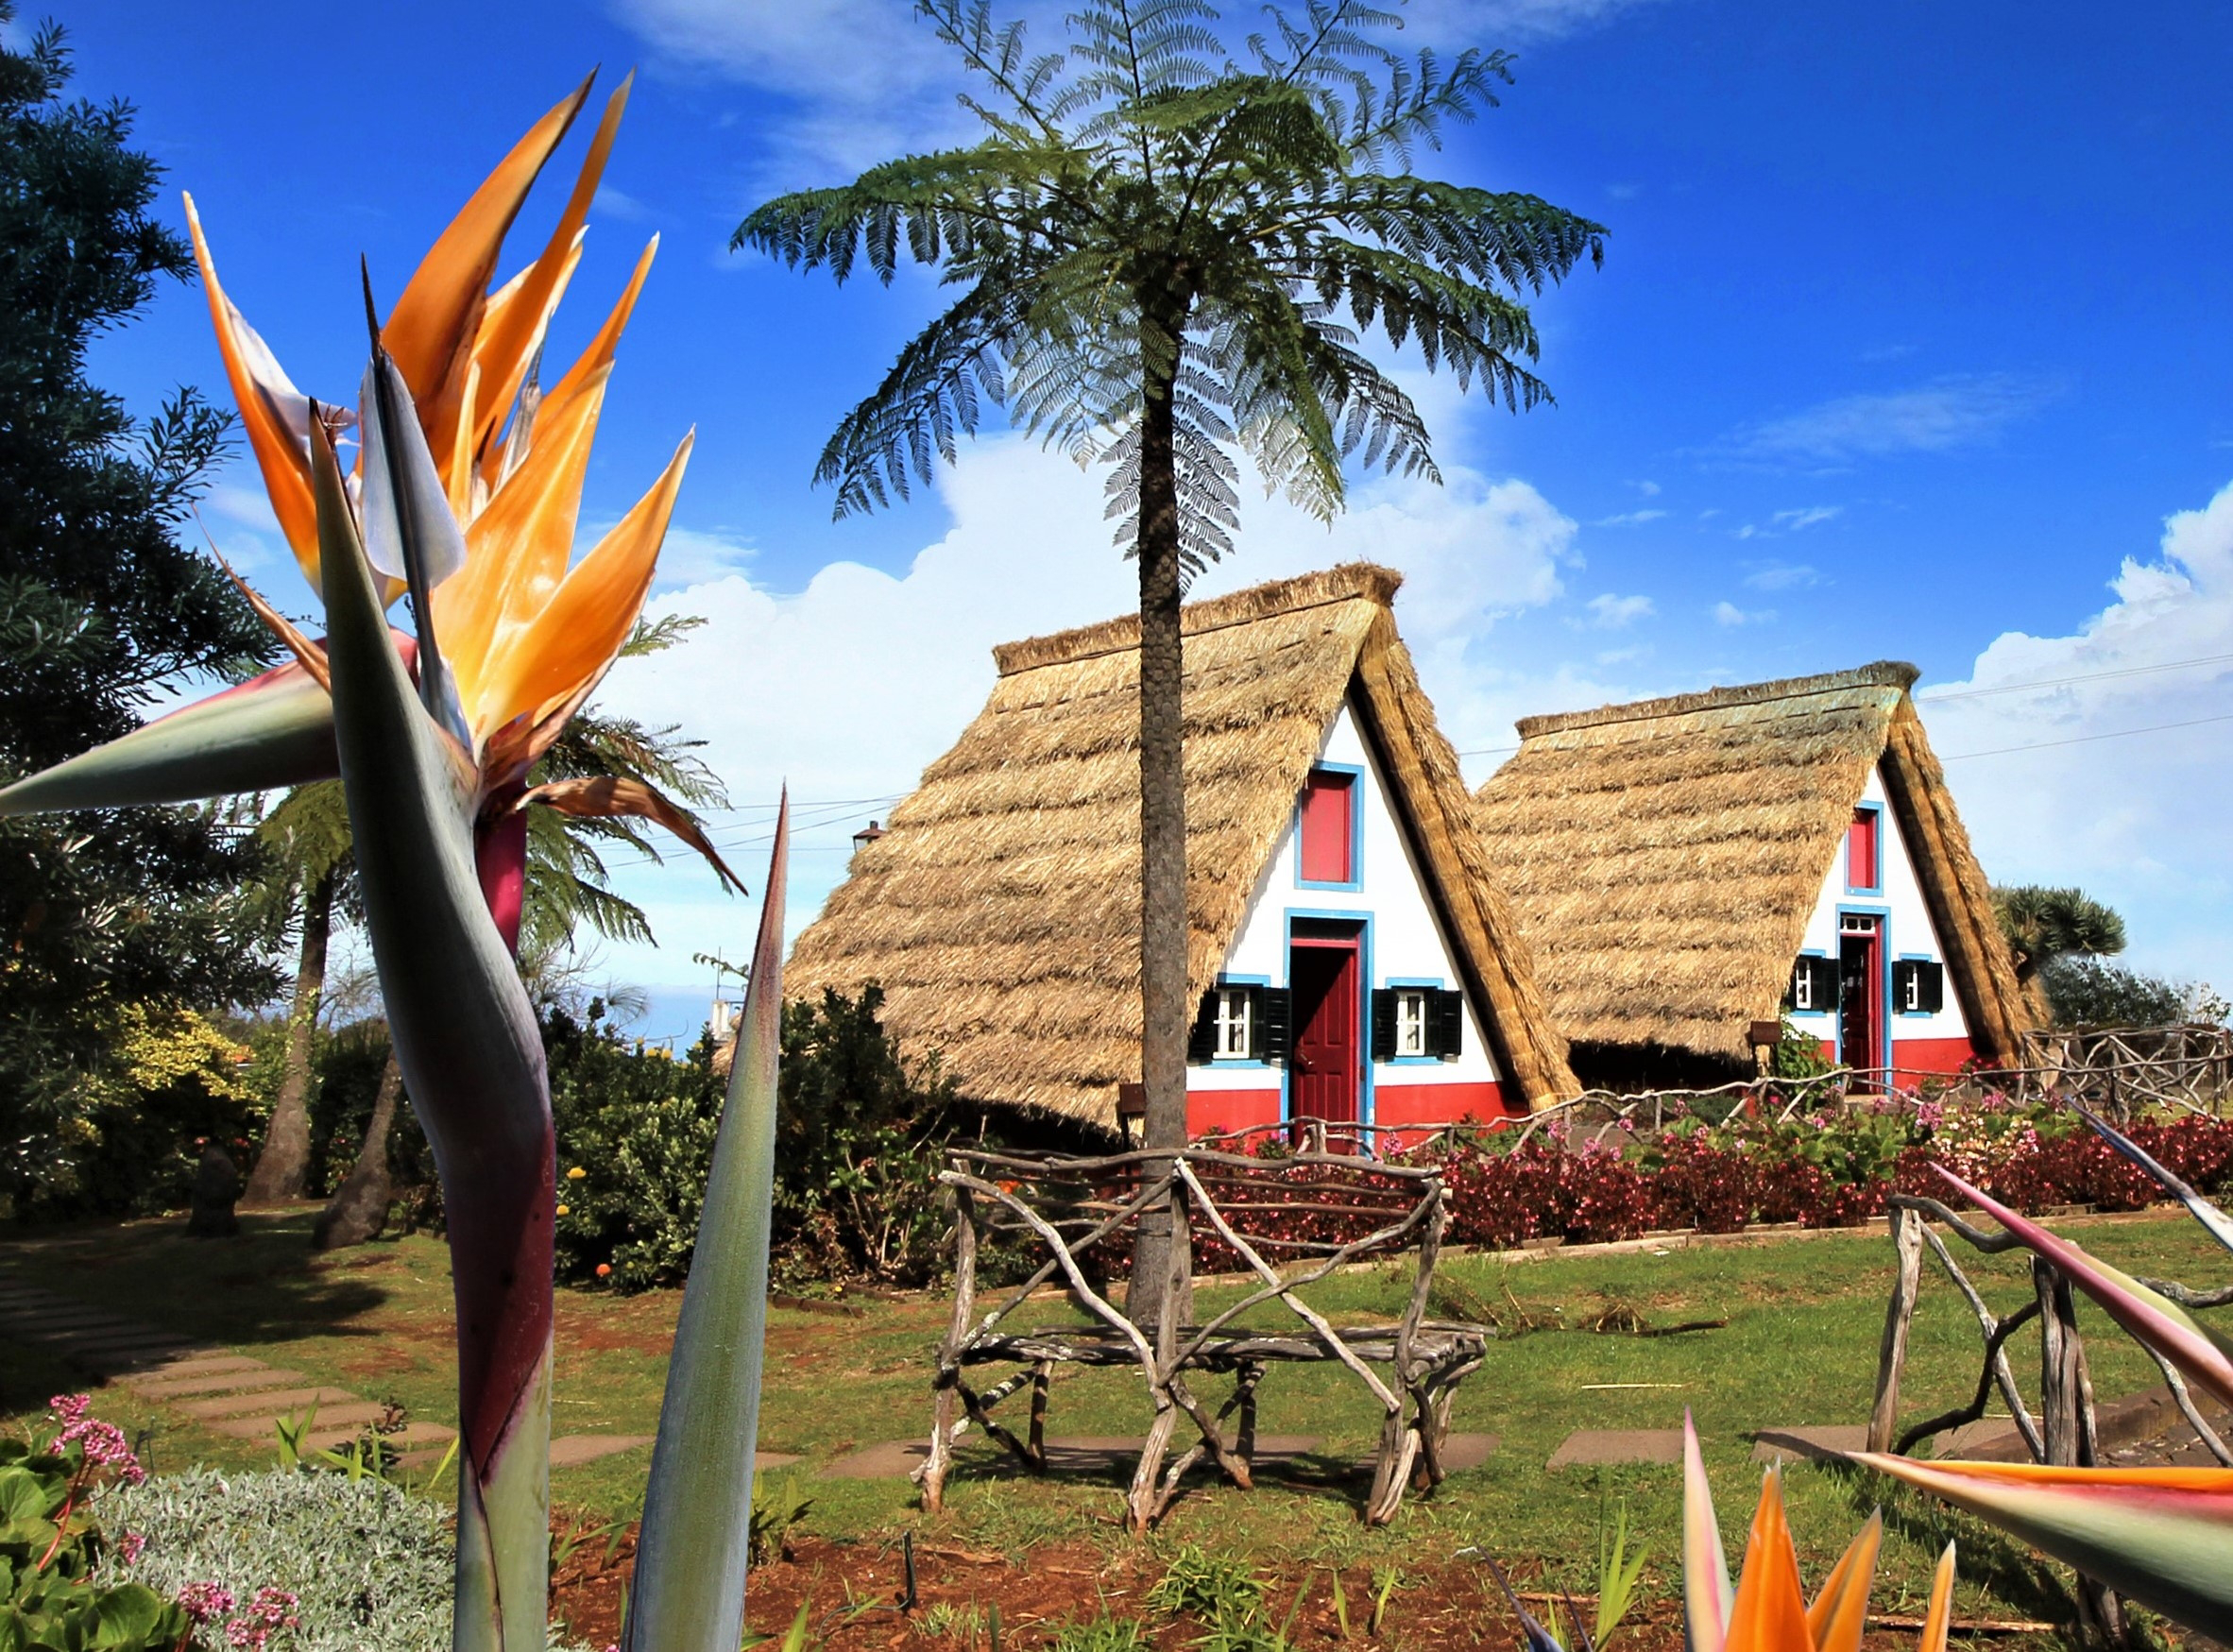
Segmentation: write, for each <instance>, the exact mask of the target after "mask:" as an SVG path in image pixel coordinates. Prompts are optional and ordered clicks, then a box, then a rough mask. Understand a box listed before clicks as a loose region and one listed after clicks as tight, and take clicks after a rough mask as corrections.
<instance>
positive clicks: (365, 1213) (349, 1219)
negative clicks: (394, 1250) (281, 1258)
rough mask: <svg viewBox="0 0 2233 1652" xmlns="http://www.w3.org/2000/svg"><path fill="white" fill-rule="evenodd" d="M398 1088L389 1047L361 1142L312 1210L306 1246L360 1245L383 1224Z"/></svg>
mask: <svg viewBox="0 0 2233 1652" xmlns="http://www.w3.org/2000/svg"><path fill="white" fill-rule="evenodd" d="M402 1092H403V1069H402V1068H401V1067H400V1066H398V1065H396V1057H395V1052H394V1051H393V1050H392V1049H391V1050H390V1051H389V1052H388V1057H387V1065H386V1066H384V1067H383V1068H382V1069H381V1073H380V1091H379V1094H378V1095H376V1096H375V1097H374V1098H373V1100H372V1117H371V1121H370V1122H369V1123H367V1124H366V1126H365V1142H364V1145H363V1146H362V1147H360V1148H359V1149H358V1150H357V1162H356V1163H355V1164H353V1165H351V1166H350V1167H349V1174H348V1176H347V1177H345V1178H344V1179H343V1180H342V1184H341V1185H340V1186H339V1187H337V1188H335V1189H334V1191H333V1197H332V1199H331V1200H329V1201H327V1203H326V1208H325V1209H324V1210H322V1211H320V1212H319V1213H318V1220H317V1226H316V1227H315V1228H313V1229H312V1230H311V1235H310V1248H311V1249H312V1250H314V1251H338V1250H340V1249H342V1248H343V1247H344V1246H348V1245H362V1244H364V1243H365V1242H366V1240H367V1239H377V1238H378V1237H380V1230H381V1229H382V1228H384V1227H385V1226H386V1225H387V1207H388V1204H389V1201H391V1200H392V1199H393V1198H394V1194H395V1190H394V1187H393V1186H392V1185H391V1184H390V1183H389V1180H388V1173H387V1138H388V1133H389V1132H390V1131H391V1130H392V1129H393V1128H394V1127H395V1122H396V1100H397V1098H399V1097H400V1096H401V1094H402Z"/></svg>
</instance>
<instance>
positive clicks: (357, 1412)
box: [0, 1275, 796, 1468]
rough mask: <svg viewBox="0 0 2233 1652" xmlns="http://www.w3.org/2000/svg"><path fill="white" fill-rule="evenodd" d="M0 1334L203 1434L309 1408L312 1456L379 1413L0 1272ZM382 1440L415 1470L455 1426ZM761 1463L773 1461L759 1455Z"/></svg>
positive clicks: (235, 1434)
mask: <svg viewBox="0 0 2233 1652" xmlns="http://www.w3.org/2000/svg"><path fill="white" fill-rule="evenodd" d="M0 1337H15V1338H20V1339H21V1340H23V1341H26V1342H30V1343H35V1344H38V1345H40V1346H42V1347H44V1348H48V1349H51V1350H53V1351H54V1352H55V1353H57V1354H60V1355H61V1356H62V1357H63V1358H64V1359H65V1360H66V1361H67V1362H68V1363H69V1364H70V1365H71V1366H73V1367H74V1368H76V1369H77V1370H78V1371H83V1372H84V1373H85V1374H86V1375H87V1376H89V1377H92V1378H94V1379H95V1380H96V1381H98V1382H103V1383H111V1382H112V1383H119V1384H121V1385H122V1386H124V1387H126V1388H129V1389H131V1390H132V1392H134V1393H135V1394H137V1395H139V1396H140V1397H141V1398H143V1399H145V1400H151V1401H154V1402H156V1403H157V1404H159V1405H162V1406H164V1407H165V1408H166V1409H169V1410H172V1411H176V1412H177V1413H179V1415H180V1416H182V1417H185V1418H189V1419H191V1420H192V1421H193V1422H196V1423H197V1424H198V1425H199V1426H201V1427H203V1428H207V1429H209V1430H211V1431H212V1432H213V1433H216V1434H223V1435H230V1436H231V1437H232V1438H233V1439H264V1440H269V1441H271V1442H272V1444H273V1445H274V1447H275V1448H276V1446H277V1444H278V1440H279V1425H280V1423H281V1422H289V1423H293V1422H298V1421H299V1420H300V1419H301V1418H302V1417H303V1416H304V1415H306V1414H308V1413H310V1412H311V1411H312V1409H313V1407H315V1417H314V1418H313V1422H314V1427H313V1429H312V1431H311V1433H310V1435H309V1436H308V1437H307V1439H305V1441H304V1444H305V1445H307V1446H309V1447H311V1448H314V1449H316V1450H332V1449H333V1448H335V1447H337V1446H343V1445H347V1444H348V1443H349V1441H351V1440H353V1439H358V1438H359V1437H361V1436H362V1435H363V1434H364V1433H365V1431H366V1424H367V1423H372V1422H379V1421H380V1419H381V1418H382V1417H383V1416H384V1414H385V1411H386V1407H385V1406H384V1405H376V1404H374V1403H373V1402H371V1401H369V1400H366V1398H364V1397H363V1396H362V1395H360V1394H356V1393H352V1392H351V1391H350V1390H349V1389H348V1388H332V1387H329V1386H327V1385H325V1384H322V1383H318V1382H315V1381H314V1380H313V1379H311V1378H310V1377H307V1376H305V1375H304V1374H303V1373H302V1372H301V1371H284V1370H275V1369H274V1368H272V1367H271V1366H269V1365H266V1364H265V1363H264V1361H263V1360H261V1359H252V1358H250V1357H249V1356H248V1355H247V1354H234V1353H231V1352H230V1351H229V1350H227V1349H223V1348H218V1347H214V1346H212V1345H211V1344H209V1343H204V1342H195V1341H190V1340H188V1339H187V1338H185V1337H179V1336H176V1335H174V1334H173V1333H171V1332H168V1331H162V1330H158V1329H157V1328H156V1327H154V1326H152V1325H148V1324H146V1323H145V1322H143V1321H140V1320H129V1319H127V1318H125V1317H124V1316H123V1315H121V1314H114V1313H111V1312H109V1311H108V1310H107V1309H105V1308H94V1307H88V1306H85V1305H83V1304H81V1303H74V1302H72V1301H70V1300H69V1299H68V1298H67V1297H64V1296H60V1295H58V1294H57V1293H56V1292H54V1291H50V1290H46V1289H43V1288H42V1287H41V1286H35V1285H28V1284H26V1283H23V1282H21V1281H19V1280H16V1279H11V1278H9V1277H7V1276H5V1275H0ZM383 1438H384V1439H385V1440H386V1442H387V1443H388V1444H389V1445H391V1446H393V1447H395V1448H396V1449H397V1450H399V1451H401V1453H402V1461H403V1464H404V1466H405V1467H407V1468H423V1467H426V1466H429V1465H431V1464H433V1463H435V1462H438V1461H440V1460H441V1458H442V1456H444V1455H445V1454H446V1453H447V1452H448V1450H449V1447H450V1442H451V1441H452V1440H453V1439H456V1438H457V1430H456V1429H454V1428H450V1427H446V1426H445V1425H443V1424H442V1423H439V1422H412V1423H408V1424H406V1425H405V1426H404V1427H403V1428H401V1429H400V1430H398V1431H397V1432H395V1433H392V1434H387V1435H384V1436H383ZM650 1443H651V1436H650V1435H648V1434H642V1435H638V1434H569V1435H561V1436H560V1437H559V1438H557V1439H554V1440H552V1441H551V1461H552V1462H553V1463H554V1464H555V1465H557V1466H560V1467H564V1466H567V1465H569V1464H573V1463H587V1462H593V1461H595V1460H596V1459H597V1458H599V1457H602V1456H611V1455H613V1454H614V1453H615V1452H622V1451H631V1450H634V1449H635V1448H636V1447H638V1446H643V1445H649V1444H650ZM792 1460H796V1459H792ZM763 1466H775V1465H772V1464H768V1463H766V1461H765V1458H764V1456H763Z"/></svg>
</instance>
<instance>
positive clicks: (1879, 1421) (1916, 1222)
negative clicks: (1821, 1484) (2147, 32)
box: [1868, 1204, 1923, 1452]
mask: <svg viewBox="0 0 2233 1652" xmlns="http://www.w3.org/2000/svg"><path fill="white" fill-rule="evenodd" d="M1891 1217H1892V1250H1893V1253H1894V1256H1895V1258H1896V1264H1897V1265H1896V1268H1895V1270H1894V1272H1893V1276H1892V1300H1891V1302H1890V1303H1887V1304H1886V1305H1885V1308H1884V1342H1883V1344H1882V1346H1881V1348H1880V1349H1879V1351H1878V1354H1877V1364H1876V1405H1875V1406H1874V1408H1873V1409H1871V1410H1870V1412H1869V1414H1868V1449H1869V1450H1870V1451H1879V1452H1884V1451H1890V1450H1891V1449H1892V1440H1893V1439H1894V1435H1895V1431H1896V1430H1897V1428H1898V1426H1899V1422H1900V1377H1901V1372H1902V1371H1904V1370H1905V1369H1906V1367H1907V1333H1908V1328H1909V1327H1910V1326H1911V1325H1913V1324H1914V1323H1915V1299H1916V1292H1917V1291H1918V1289H1919V1288H1920V1287H1921V1285H1922V1280H1923V1218H1922V1213H1921V1212H1920V1211H1914V1210H1909V1209H1907V1208H1906V1207H1905V1206H1904V1205H1898V1204H1896V1205H1894V1206H1893V1207H1892V1212H1891Z"/></svg>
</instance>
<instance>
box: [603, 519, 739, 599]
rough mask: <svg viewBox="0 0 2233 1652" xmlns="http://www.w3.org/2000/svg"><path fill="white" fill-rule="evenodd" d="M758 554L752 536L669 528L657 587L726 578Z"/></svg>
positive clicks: (678, 586) (671, 587)
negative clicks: (743, 536) (741, 536)
mask: <svg viewBox="0 0 2233 1652" xmlns="http://www.w3.org/2000/svg"><path fill="white" fill-rule="evenodd" d="M606 525H607V526H609V525H610V524H609V523H608V524H606ZM603 531H604V530H603V529H599V530H598V533H599V534H602V533H603ZM588 542H589V543H591V544H594V543H595V542H596V536H588ZM758 554H759V548H758V547H757V546H756V545H754V543H753V542H752V540H750V539H749V538H739V537H737V536H735V535H733V534H728V533H724V532H722V531H720V530H718V529H716V530H712V531H706V530H701V529H696V528H669V529H668V530H667V538H666V542H665V543H664V544H663V545H661V546H660V548H659V579H658V589H660V590H661V591H671V590H681V589H683V588H686V587H690V586H694V585H705V584H707V583H709V582H710V581H713V580H717V579H723V578H725V577H726V576H728V575H729V574H732V573H739V572H741V571H743V570H744V569H745V568H746V567H747V566H748V565H749V564H750V563H751V561H752V559H753V558H754V557H755V556H756V555H758Z"/></svg>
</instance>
